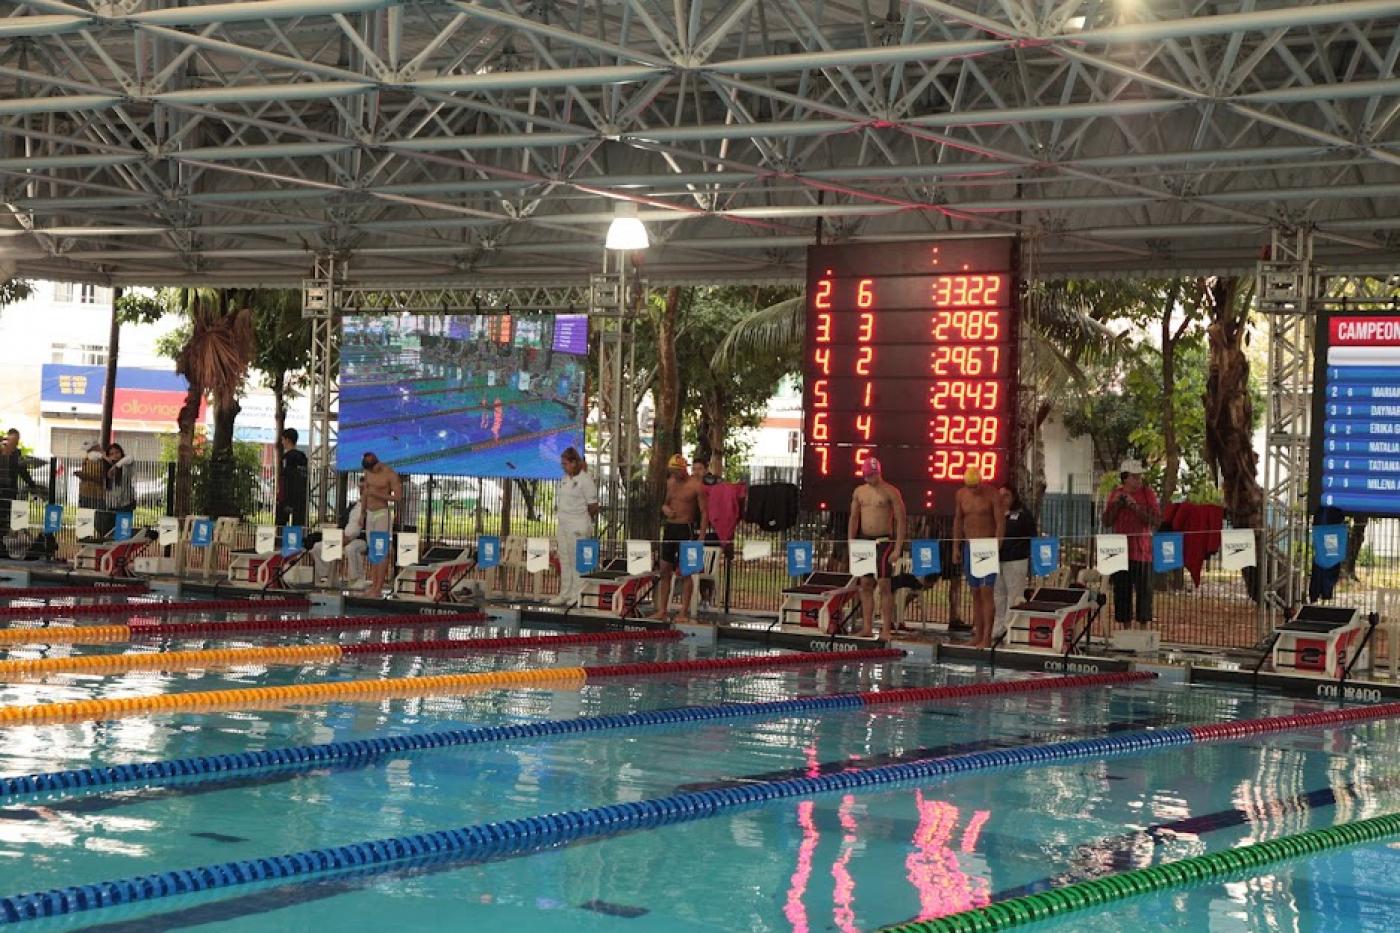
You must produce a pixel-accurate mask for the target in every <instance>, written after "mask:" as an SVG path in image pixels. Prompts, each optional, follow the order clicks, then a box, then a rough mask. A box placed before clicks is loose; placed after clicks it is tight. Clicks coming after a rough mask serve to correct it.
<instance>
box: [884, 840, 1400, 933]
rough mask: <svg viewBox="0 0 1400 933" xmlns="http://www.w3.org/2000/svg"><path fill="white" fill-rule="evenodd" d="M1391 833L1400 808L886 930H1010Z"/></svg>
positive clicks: (922, 932)
mask: <svg viewBox="0 0 1400 933" xmlns="http://www.w3.org/2000/svg"><path fill="white" fill-rule="evenodd" d="M1393 836H1400V813H1392V814H1389V815H1387V816H1378V817H1375V818H1374V819H1369V820H1358V821H1356V822H1353V823H1343V824H1342V825H1340V826H1329V827H1327V828H1326V829H1314V830H1311V831H1310V832H1306V833H1298V834H1297V835H1294V836H1284V837H1282V838H1280V839H1271V840H1269V841H1268V842H1258V843H1255V844H1253V845H1248V846H1242V847H1240V848H1238V849H1229V850H1226V851H1224V852H1211V853H1208V854H1206V855H1195V856H1192V857H1190V858H1184V859H1181V860H1179V861H1176V862H1168V863H1166V864H1163V865H1153V866H1151V867H1150V868H1139V869H1137V870H1136V871H1128V872H1123V873H1121V874H1117V875H1109V876H1108V877H1106V878H1096V879H1094V880H1093V881H1080V882H1077V883H1076V884H1070V885H1065V886H1064V887H1063V888H1056V889H1055V890H1053V891H1042V892H1040V893H1038V894H1027V895H1025V896H1024V897H1016V898H1011V899H1010V900H1005V901H1001V902H1000V903H997V904H990V905H988V906H986V907H979V908H977V909H975V910H965V911H963V912H961V913H956V914H949V915H948V916H946V917H938V918H936V919H933V920H917V921H912V922H909V923H900V924H896V925H894V926H888V927H884V928H883V929H882V933H974V931H976V933H989V931H994V930H1009V929H1012V928H1014V927H1020V926H1026V925H1028V924H1032V923H1039V922H1041V921H1044V920H1053V919H1060V918H1062V917H1064V916H1065V915H1067V914H1071V913H1074V912H1076V911H1081V910H1090V909H1094V908H1098V907H1103V906H1104V905H1105V904H1110V903H1114V902H1117V901H1124V900H1127V899H1129V898H1133V897H1139V896H1141V895H1143V894H1155V893H1158V892H1162V891H1171V890H1176V889H1179V888H1184V887H1188V886H1190V885H1195V884H1202V883H1209V882H1217V881H1226V880H1230V879H1232V878H1234V877H1236V876H1238V875H1240V874H1245V873H1248V874H1253V873H1255V872H1256V871H1257V869H1260V868H1264V867H1265V866H1268V865H1272V864H1274V863H1276V862H1283V861H1288V860H1290V859H1296V858H1302V857H1304V856H1310V855H1316V854H1318V853H1320V852H1326V851H1328V850H1329V849H1340V848H1344V847H1346V846H1354V845H1361V844H1363V843H1367V842H1378V841H1380V840H1382V839H1388V838H1391V837H1393Z"/></svg>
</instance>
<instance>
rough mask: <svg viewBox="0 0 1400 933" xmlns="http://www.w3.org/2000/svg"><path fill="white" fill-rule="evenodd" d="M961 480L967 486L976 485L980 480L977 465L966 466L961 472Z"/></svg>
mask: <svg viewBox="0 0 1400 933" xmlns="http://www.w3.org/2000/svg"><path fill="white" fill-rule="evenodd" d="M963 482H964V483H965V484H967V485H968V486H976V485H977V484H978V483H980V482H982V471H981V470H979V469H977V467H968V468H967V472H966V473H964V474H963Z"/></svg>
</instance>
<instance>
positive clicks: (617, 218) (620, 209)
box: [603, 201, 651, 250]
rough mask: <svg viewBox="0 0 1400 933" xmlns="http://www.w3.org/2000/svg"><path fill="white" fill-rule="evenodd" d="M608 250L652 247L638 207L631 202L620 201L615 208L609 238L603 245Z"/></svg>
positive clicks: (609, 227) (609, 228) (609, 226)
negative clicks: (638, 213)
mask: <svg viewBox="0 0 1400 933" xmlns="http://www.w3.org/2000/svg"><path fill="white" fill-rule="evenodd" d="M603 245H604V246H606V247H607V248H608V249H616V250H638V249H646V248H647V247H648V246H650V245H651V240H650V238H648V237H647V228H646V226H645V225H644V224H643V223H642V220H641V218H640V217H638V216H637V205H636V204H634V203H633V202H631V201H618V202H617V204H616V205H615V206H614V207H613V219H612V223H611V224H609V225H608V238H607V240H606V242H605V243H604V244H603Z"/></svg>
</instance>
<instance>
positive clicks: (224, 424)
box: [204, 399, 242, 518]
mask: <svg viewBox="0 0 1400 933" xmlns="http://www.w3.org/2000/svg"><path fill="white" fill-rule="evenodd" d="M240 411H242V406H241V405H239V404H238V400H237V399H232V400H231V401H230V402H229V403H228V404H227V405H219V404H215V406H214V439H213V441H212V442H211V443H210V445H209V481H208V482H207V483H206V484H205V487H204V488H205V490H206V500H207V501H206V502H205V504H204V508H205V510H206V511H207V512H208V514H209V516H210V517H211V518H221V517H223V516H226V515H238V512H239V509H238V494H237V488H236V487H237V483H238V477H237V476H235V475H234V474H235V473H236V470H235V467H234V458H233V424H234V421H235V420H236V419H237V418H238V413H239V412H240Z"/></svg>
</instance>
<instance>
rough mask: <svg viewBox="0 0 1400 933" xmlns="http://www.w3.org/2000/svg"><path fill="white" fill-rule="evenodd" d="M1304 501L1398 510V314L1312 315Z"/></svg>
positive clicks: (1353, 510) (1357, 511) (1354, 509)
mask: <svg viewBox="0 0 1400 933" xmlns="http://www.w3.org/2000/svg"><path fill="white" fill-rule="evenodd" d="M1316 345H1317V368H1316V371H1315V373H1314V377H1313V378H1314V382H1313V425H1314V427H1315V428H1319V427H1320V430H1316V429H1315V430H1314V431H1313V449H1312V471H1311V478H1312V490H1311V492H1312V496H1311V499H1312V504H1313V505H1314V506H1317V505H1331V506H1336V507H1337V508H1339V509H1341V510H1342V511H1344V512H1347V513H1349V514H1353V515H1400V317H1397V316H1395V315H1386V314H1350V313H1340V312H1339V313H1336V314H1330V315H1326V314H1324V315H1319V319H1318V333H1317V344H1316Z"/></svg>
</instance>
